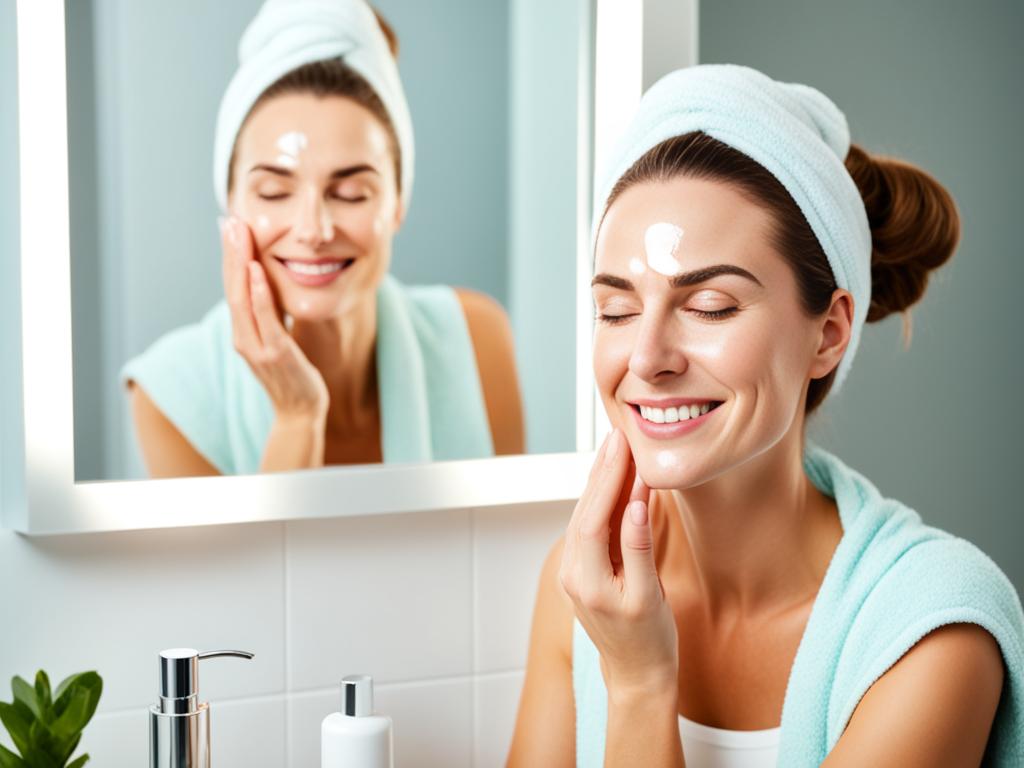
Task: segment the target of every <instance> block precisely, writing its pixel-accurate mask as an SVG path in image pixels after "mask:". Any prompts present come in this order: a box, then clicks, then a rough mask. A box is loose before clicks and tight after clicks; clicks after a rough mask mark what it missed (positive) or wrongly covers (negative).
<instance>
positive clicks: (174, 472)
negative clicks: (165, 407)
mask: <svg viewBox="0 0 1024 768" xmlns="http://www.w3.org/2000/svg"><path fill="white" fill-rule="evenodd" d="M128 397H129V399H130V400H131V409H132V420H133V421H134V422H135V434H136V436H137V438H138V441H139V448H140V449H141V450H142V458H143V461H145V463H146V469H147V470H149V476H150V477H196V476H198V475H219V474H220V473H219V472H218V471H217V468H216V467H214V466H213V465H212V464H211V463H210V462H208V461H207V460H206V459H205V458H203V456H202V455H201V454H200V453H199V451H197V450H196V449H195V448H193V447H192V443H190V442H189V441H188V440H186V439H185V437H184V435H182V434H181V432H179V431H178V428H177V427H175V426H174V424H172V423H171V421H170V419H168V418H167V417H166V416H164V414H163V411H161V410H160V409H159V408H157V407H156V405H155V404H154V403H153V401H152V400H150V399H149V395H147V394H146V392H145V390H143V389H142V387H140V386H139V385H138V384H136V383H135V382H134V381H129V382H128Z"/></svg>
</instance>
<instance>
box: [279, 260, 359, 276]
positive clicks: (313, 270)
mask: <svg viewBox="0 0 1024 768" xmlns="http://www.w3.org/2000/svg"><path fill="white" fill-rule="evenodd" d="M274 258H275V259H276V260H277V262H278V263H279V264H282V265H283V266H284V268H285V269H287V270H289V271H291V272H294V273H295V274H297V275H305V276H309V277H320V276H322V275H330V274H334V273H335V272H343V271H344V270H346V269H348V268H349V267H350V266H352V265H353V264H354V263H355V261H356V260H355V259H354V258H351V259H318V260H317V261H299V260H297V259H282V258H281V257H279V256H275V257H274Z"/></svg>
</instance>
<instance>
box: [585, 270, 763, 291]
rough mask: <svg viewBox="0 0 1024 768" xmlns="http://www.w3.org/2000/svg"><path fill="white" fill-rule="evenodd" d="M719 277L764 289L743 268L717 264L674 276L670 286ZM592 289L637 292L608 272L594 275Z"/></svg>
mask: <svg viewBox="0 0 1024 768" xmlns="http://www.w3.org/2000/svg"><path fill="white" fill-rule="evenodd" d="M719 275H738V276H739V277H743V278H746V279H747V280H751V281H753V282H755V283H757V284H758V285H760V286H761V287H762V288H764V286H763V285H761V281H760V280H758V279H757V278H756V277H754V276H753V275H752V274H750V273H749V272H747V270H745V269H743V268H742V267H737V266H735V265H733V264H715V265H714V266H711V267H702V268H701V269H695V270H693V271H692V272H680V273H679V274H678V275H673V276H672V277H670V278H669V284H670V285H671V286H672V287H673V288H685V287H686V286H688V285H697V284H698V283H703V282H706V281H708V280H710V279H711V278H713V277H718V276H719ZM590 285H591V287H593V286H597V285H607V286H609V287H610V288H618V289H619V290H622V291H635V290H636V287H635V286H634V285H633V283H632V282H631V281H629V280H627V279H626V278H624V277H618V276H617V275H610V274H608V273H607V272H601V273H599V274H596V275H594V279H593V280H591V281H590Z"/></svg>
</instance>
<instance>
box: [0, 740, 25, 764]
mask: <svg viewBox="0 0 1024 768" xmlns="http://www.w3.org/2000/svg"><path fill="white" fill-rule="evenodd" d="M0 768H29V765H28V763H26V762H25V761H24V760H22V759H21V758H20V757H18V756H17V755H16V754H14V753H13V752H11V750H9V749H7V747H5V746H4V745H3V744H0Z"/></svg>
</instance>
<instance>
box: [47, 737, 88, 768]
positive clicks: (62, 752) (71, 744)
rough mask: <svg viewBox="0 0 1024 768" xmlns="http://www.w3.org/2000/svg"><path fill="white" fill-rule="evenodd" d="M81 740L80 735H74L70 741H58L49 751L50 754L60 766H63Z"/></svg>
mask: <svg viewBox="0 0 1024 768" xmlns="http://www.w3.org/2000/svg"><path fill="white" fill-rule="evenodd" d="M81 740H82V734H80V733H76V734H75V735H74V736H73V737H72V738H70V739H59V740H58V741H57V743H56V745H55V747H54V749H53V750H51V753H52V754H53V755H54V757H56V758H57V760H58V761H59V762H60V764H61V765H64V763H66V762H67V761H68V759H69V758H70V757H71V755H73V754H74V753H75V749H76V748H77V747H78V742H80V741H81Z"/></svg>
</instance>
